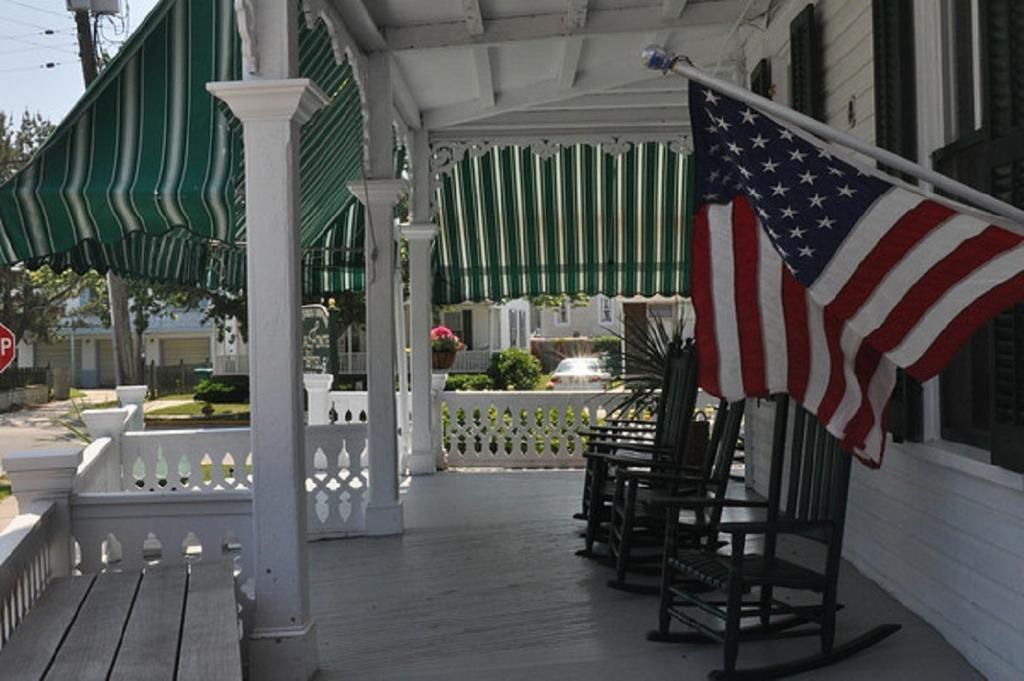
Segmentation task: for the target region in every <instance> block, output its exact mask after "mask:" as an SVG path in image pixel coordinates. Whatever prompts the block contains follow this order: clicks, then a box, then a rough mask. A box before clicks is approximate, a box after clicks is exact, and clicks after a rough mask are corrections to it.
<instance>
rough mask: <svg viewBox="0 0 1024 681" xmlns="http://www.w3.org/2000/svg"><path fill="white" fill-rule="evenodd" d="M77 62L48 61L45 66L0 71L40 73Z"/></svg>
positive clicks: (20, 67) (0, 71)
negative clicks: (40, 71)
mask: <svg viewBox="0 0 1024 681" xmlns="http://www.w3.org/2000/svg"><path fill="white" fill-rule="evenodd" d="M77 63H78V62H77V61H48V62H46V63H45V64H39V65H38V66H19V67H16V68H13V69H0V73H18V72H21V71H39V70H48V69H55V68H57V67H58V66H69V65H71V64H77Z"/></svg>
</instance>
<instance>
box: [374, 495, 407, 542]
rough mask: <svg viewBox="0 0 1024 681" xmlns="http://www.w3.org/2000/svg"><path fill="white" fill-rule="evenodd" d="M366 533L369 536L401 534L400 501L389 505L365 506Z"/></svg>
mask: <svg viewBox="0 0 1024 681" xmlns="http://www.w3.org/2000/svg"><path fill="white" fill-rule="evenodd" d="M366 534H368V535H370V536H371V537H383V536H386V535H389V534H402V502H398V503H397V504H393V505H391V506H367V507H366Z"/></svg>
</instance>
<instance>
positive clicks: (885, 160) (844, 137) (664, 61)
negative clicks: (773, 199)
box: [641, 45, 1024, 227]
mask: <svg viewBox="0 0 1024 681" xmlns="http://www.w3.org/2000/svg"><path fill="white" fill-rule="evenodd" d="M641 59H642V60H643V62H644V64H645V65H646V66H647V67H648V68H651V69H654V70H657V71H661V72H662V73H668V72H669V71H673V72H674V73H677V74H678V75H680V76H683V77H684V78H688V79H689V80H692V81H694V82H697V83H700V84H701V85H706V86H707V87H711V88H714V89H715V90H718V91H719V92H722V93H723V94H726V95H728V96H729V97H732V98H733V99H738V100H739V101H741V102H744V103H746V104H749V105H751V106H754V107H757V108H758V109H760V110H761V111H764V112H765V113H768V114H771V115H772V116H774V117H776V118H778V119H780V120H782V121H785V122H787V123H790V124H792V125H796V126H799V127H800V128H803V129H804V130H806V131H808V132H810V133H812V134H814V135H817V136H818V137H821V138H822V139H826V140H828V141H830V142H835V143H836V144H840V145H842V146H844V147H848V148H850V149H853V150H854V151H858V152H860V153H862V154H864V155H865V156H868V157H870V158H873V159H875V160H876V161H878V162H879V163H882V164H884V165H887V166H889V167H890V168H894V169H895V170H898V171H900V172H904V173H906V174H908V175H911V176H913V177H916V178H918V179H919V180H922V181H924V182H928V183H929V184H931V185H932V186H933V187H935V188H936V189H939V190H942V191H944V192H948V193H949V194H952V195H954V196H957V197H959V198H961V199H963V200H964V201H967V202H968V203H970V204H973V205H975V206H977V207H978V208H983V209H985V210H987V211H991V212H992V213H995V214H996V215H998V216H1002V217H1004V218H1006V219H1007V220H1010V221H1011V222H1013V223H1014V224H1016V225H1017V226H1018V227H1020V226H1024V210H1020V209H1019V208H1016V207H1014V206H1012V205H1010V204H1008V203H1006V202H1005V201H1000V200H999V199H997V198H995V197H994V196H991V195H989V194H986V193H984V192H980V191H978V190H977V189H972V188H971V187H968V186H967V185H965V184H963V183H962V182H957V181H956V180H954V179H952V178H949V177H946V176H945V175H943V174H941V173H938V172H936V171H934V170H932V169H930V168H925V167H924V166H922V165H921V164H919V163H914V162H913V161H908V160H907V159H905V158H903V157H902V156H898V155H896V154H894V153H892V152H891V151H887V150H885V149H881V148H879V147H877V146H875V145H873V144H869V143H868V142H865V141H864V140H862V139H858V138H857V137H854V136H853V135H850V134H848V133H845V132H842V131H841V130H836V129H835V128H833V127H832V126H830V125H826V124H825V123H822V122H821V121H818V120H815V119H813V118H811V117H810V116H807V115H805V114H802V113H800V112H799V111H794V110H793V109H790V108H789V107H787V106H782V105H781V104H777V103H776V102H773V101H772V100H770V99H767V98H765V97H761V96H760V95H757V94H754V93H753V92H751V91H750V90H747V89H746V88H743V87H740V86H739V85H735V84H734V83H730V82H728V81H725V80H721V79H719V78H715V77H714V76H711V75H708V74H707V73H704V72H703V71H701V70H700V69H698V68H697V67H696V66H694V65H693V62H691V61H690V60H689V58H687V57H683V56H677V55H674V54H672V53H671V52H669V51H668V50H666V49H665V48H664V47H661V46H660V45H649V46H648V47H646V48H645V49H644V51H643V52H642V54H641Z"/></svg>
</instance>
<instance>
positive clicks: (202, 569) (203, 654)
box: [178, 561, 242, 681]
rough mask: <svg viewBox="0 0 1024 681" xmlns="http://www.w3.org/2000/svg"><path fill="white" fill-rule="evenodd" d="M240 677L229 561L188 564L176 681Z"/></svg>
mask: <svg viewBox="0 0 1024 681" xmlns="http://www.w3.org/2000/svg"><path fill="white" fill-rule="evenodd" d="M241 678H242V658H241V653H240V651H239V648H238V613H237V605H236V603H235V577H234V572H233V567H232V565H231V563H230V562H229V561H220V562H199V563H196V564H194V565H192V567H191V569H190V573H189V580H188V595H187V596H186V601H185V620H184V624H183V625H182V631H181V652H180V653H179V655H178V681H208V680H209V679H218V681H230V680H231V679H238V680H239V681H240V680H241Z"/></svg>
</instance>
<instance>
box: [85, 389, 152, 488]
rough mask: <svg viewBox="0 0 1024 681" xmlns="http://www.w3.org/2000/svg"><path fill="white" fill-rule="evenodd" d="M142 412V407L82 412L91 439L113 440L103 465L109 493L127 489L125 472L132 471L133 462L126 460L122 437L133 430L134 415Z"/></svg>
mask: <svg viewBox="0 0 1024 681" xmlns="http://www.w3.org/2000/svg"><path fill="white" fill-rule="evenodd" d="M141 412H142V407H141V406H136V405H131V406H128V407H114V408H112V409H86V410H85V411H83V412H82V421H84V422H85V429H86V430H87V431H89V437H91V438H92V439H93V440H98V439H100V438H101V437H109V438H110V440H111V449H108V450H107V452H106V453H105V454H104V456H105V457H106V461H105V462H104V464H103V480H104V484H105V486H106V491H108V492H120V491H122V490H123V489H125V485H124V472H125V471H127V470H131V465H132V462H131V461H125V460H124V454H123V450H122V448H121V435H122V434H124V433H125V431H127V430H131V427H130V424H131V422H132V419H133V416H134V414H136V413H141Z"/></svg>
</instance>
